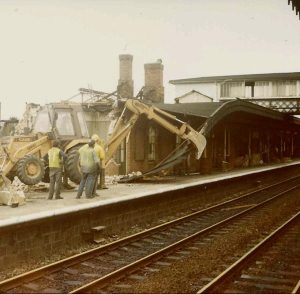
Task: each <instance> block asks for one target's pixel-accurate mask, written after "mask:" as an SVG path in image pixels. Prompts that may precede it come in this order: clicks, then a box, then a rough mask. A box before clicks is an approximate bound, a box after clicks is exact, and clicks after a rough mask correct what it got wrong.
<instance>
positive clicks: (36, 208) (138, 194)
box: [0, 160, 300, 228]
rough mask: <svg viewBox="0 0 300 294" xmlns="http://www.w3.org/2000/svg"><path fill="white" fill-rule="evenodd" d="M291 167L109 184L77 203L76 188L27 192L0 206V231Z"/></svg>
mask: <svg viewBox="0 0 300 294" xmlns="http://www.w3.org/2000/svg"><path fill="white" fill-rule="evenodd" d="M295 165H300V160H294V161H291V162H288V163H279V164H273V165H268V166H260V167H252V168H244V169H240V170H232V171H229V172H218V173H213V174H209V175H199V174H197V175H188V176H181V177H179V176H177V177H166V178H165V179H163V178H161V179H158V180H157V182H155V181H153V180H152V181H149V182H143V183H130V184H129V183H128V184H126V183H122V184H120V183H118V184H111V185H108V186H109V189H107V190H98V191H97V194H100V196H97V197H95V198H92V199H87V198H85V196H84V194H83V196H82V198H81V199H75V197H76V192H77V189H76V188H75V189H72V190H64V191H62V194H61V196H62V197H63V199H62V200H55V199H53V200H48V199H47V197H48V193H47V192H29V193H27V195H26V196H27V200H26V204H25V205H21V206H19V207H17V208H14V209H12V208H10V207H9V206H0V228H1V227H5V226H10V225H17V224H21V223H24V222H28V221H33V220H39V219H43V218H49V217H55V216H59V215H64V214H68V213H71V212H80V211H84V210H88V209H92V208H95V207H99V206H107V205H110V204H114V203H117V202H122V201H128V200H134V199H136V198H142V197H147V196H150V195H154V194H161V193H165V192H172V191H176V190H182V189H185V188H192V187H197V186H200V185H205V184H207V183H214V182H219V181H222V180H226V179H234V178H237V177H241V176H246V175H250V174H259V173H262V172H265V171H271V170H274V169H278V168H281V167H287V166H295Z"/></svg>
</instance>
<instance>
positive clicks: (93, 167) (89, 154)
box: [76, 140, 100, 199]
mask: <svg viewBox="0 0 300 294" xmlns="http://www.w3.org/2000/svg"><path fill="white" fill-rule="evenodd" d="M94 147H95V141H94V140H90V141H89V143H88V144H86V145H84V146H82V147H81V148H80V149H79V150H78V152H79V163H80V168H81V172H82V177H81V181H80V185H79V187H78V192H77V196H76V198H77V199H79V198H80V197H81V196H82V193H83V190H84V189H85V195H86V198H93V197H94V196H95V195H94V187H95V179H96V173H97V166H98V165H99V167H100V159H99V157H98V156H97V155H96V152H95V150H94Z"/></svg>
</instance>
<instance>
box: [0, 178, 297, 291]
mask: <svg viewBox="0 0 300 294" xmlns="http://www.w3.org/2000/svg"><path fill="white" fill-rule="evenodd" d="M299 177H300V176H295V177H291V178H289V179H285V180H282V181H280V182H277V183H276V184H271V185H268V186H265V187H262V188H259V189H256V190H255V191H251V192H247V193H245V194H243V195H241V196H239V197H237V198H234V199H230V200H227V201H224V202H222V203H220V204H217V205H214V206H211V207H208V208H206V209H202V210H200V211H197V212H194V213H191V214H189V215H187V216H183V217H180V218H178V219H176V220H172V221H170V222H168V223H165V224H162V225H158V226H155V227H153V228H151V229H149V230H145V231H143V232H139V233H136V234H134V235H131V236H128V237H125V238H122V239H120V240H117V241H114V242H112V243H110V244H107V245H104V246H101V247H97V248H94V249H91V250H88V251H86V252H83V253H79V254H76V255H73V256H71V257H68V258H65V259H63V260H60V261H57V262H54V263H51V264H49V265H46V266H43V267H40V268H37V269H34V270H32V271H29V272H26V273H24V274H21V275H18V276H15V277H12V278H10V279H7V280H4V281H2V282H0V291H2V292H3V291H8V290H10V289H12V288H16V287H18V286H21V285H22V284H24V283H27V282H30V281H33V280H35V279H38V278H41V277H43V276H45V275H48V274H51V273H55V272H57V271H59V270H61V269H63V268H66V267H69V266H72V265H75V264H78V263H80V262H82V261H86V260H88V259H91V258H93V257H94V256H95V255H100V254H102V253H105V252H107V251H109V250H113V249H116V248H119V247H121V246H124V245H126V244H128V243H131V242H134V241H135V240H139V239H141V238H144V237H147V236H149V235H151V234H154V233H156V232H158V231H163V230H166V229H167V228H168V227H171V226H174V225H176V224H178V223H181V222H183V221H186V220H188V219H190V218H191V219H192V218H194V217H195V216H198V215H201V214H203V213H206V212H209V211H213V210H215V209H217V208H221V207H222V206H225V205H227V204H231V203H234V202H236V201H238V200H240V199H243V198H247V197H250V196H251V195H254V194H256V193H259V192H261V191H265V190H267V189H270V188H273V187H276V186H279V185H281V184H284V183H288V182H289V181H292V180H295V179H297V178H299ZM293 189H294V188H293ZM284 193H285V192H284ZM251 209H252V208H251ZM247 211H248V210H247ZM213 226H214V225H213ZM213 226H212V227H213Z"/></svg>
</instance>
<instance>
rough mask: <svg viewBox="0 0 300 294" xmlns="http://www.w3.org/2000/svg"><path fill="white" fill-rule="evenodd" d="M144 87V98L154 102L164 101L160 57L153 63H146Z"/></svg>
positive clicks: (162, 68) (162, 67)
mask: <svg viewBox="0 0 300 294" xmlns="http://www.w3.org/2000/svg"><path fill="white" fill-rule="evenodd" d="M144 68H145V87H144V91H143V96H144V99H145V100H148V101H151V102H154V103H164V87H163V70H164V66H163V65H162V61H161V59H158V60H157V62H155V63H146V64H145V65H144Z"/></svg>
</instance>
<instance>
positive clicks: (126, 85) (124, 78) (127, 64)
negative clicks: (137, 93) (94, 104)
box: [118, 54, 133, 98]
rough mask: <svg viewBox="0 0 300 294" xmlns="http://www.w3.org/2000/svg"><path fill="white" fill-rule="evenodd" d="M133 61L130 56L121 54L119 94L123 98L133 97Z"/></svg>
mask: <svg viewBox="0 0 300 294" xmlns="http://www.w3.org/2000/svg"><path fill="white" fill-rule="evenodd" d="M132 59H133V56H132V55H130V54H120V55H119V60H120V78H119V81H118V92H119V95H120V96H121V97H122V98H132V97H133V80H132Z"/></svg>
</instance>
